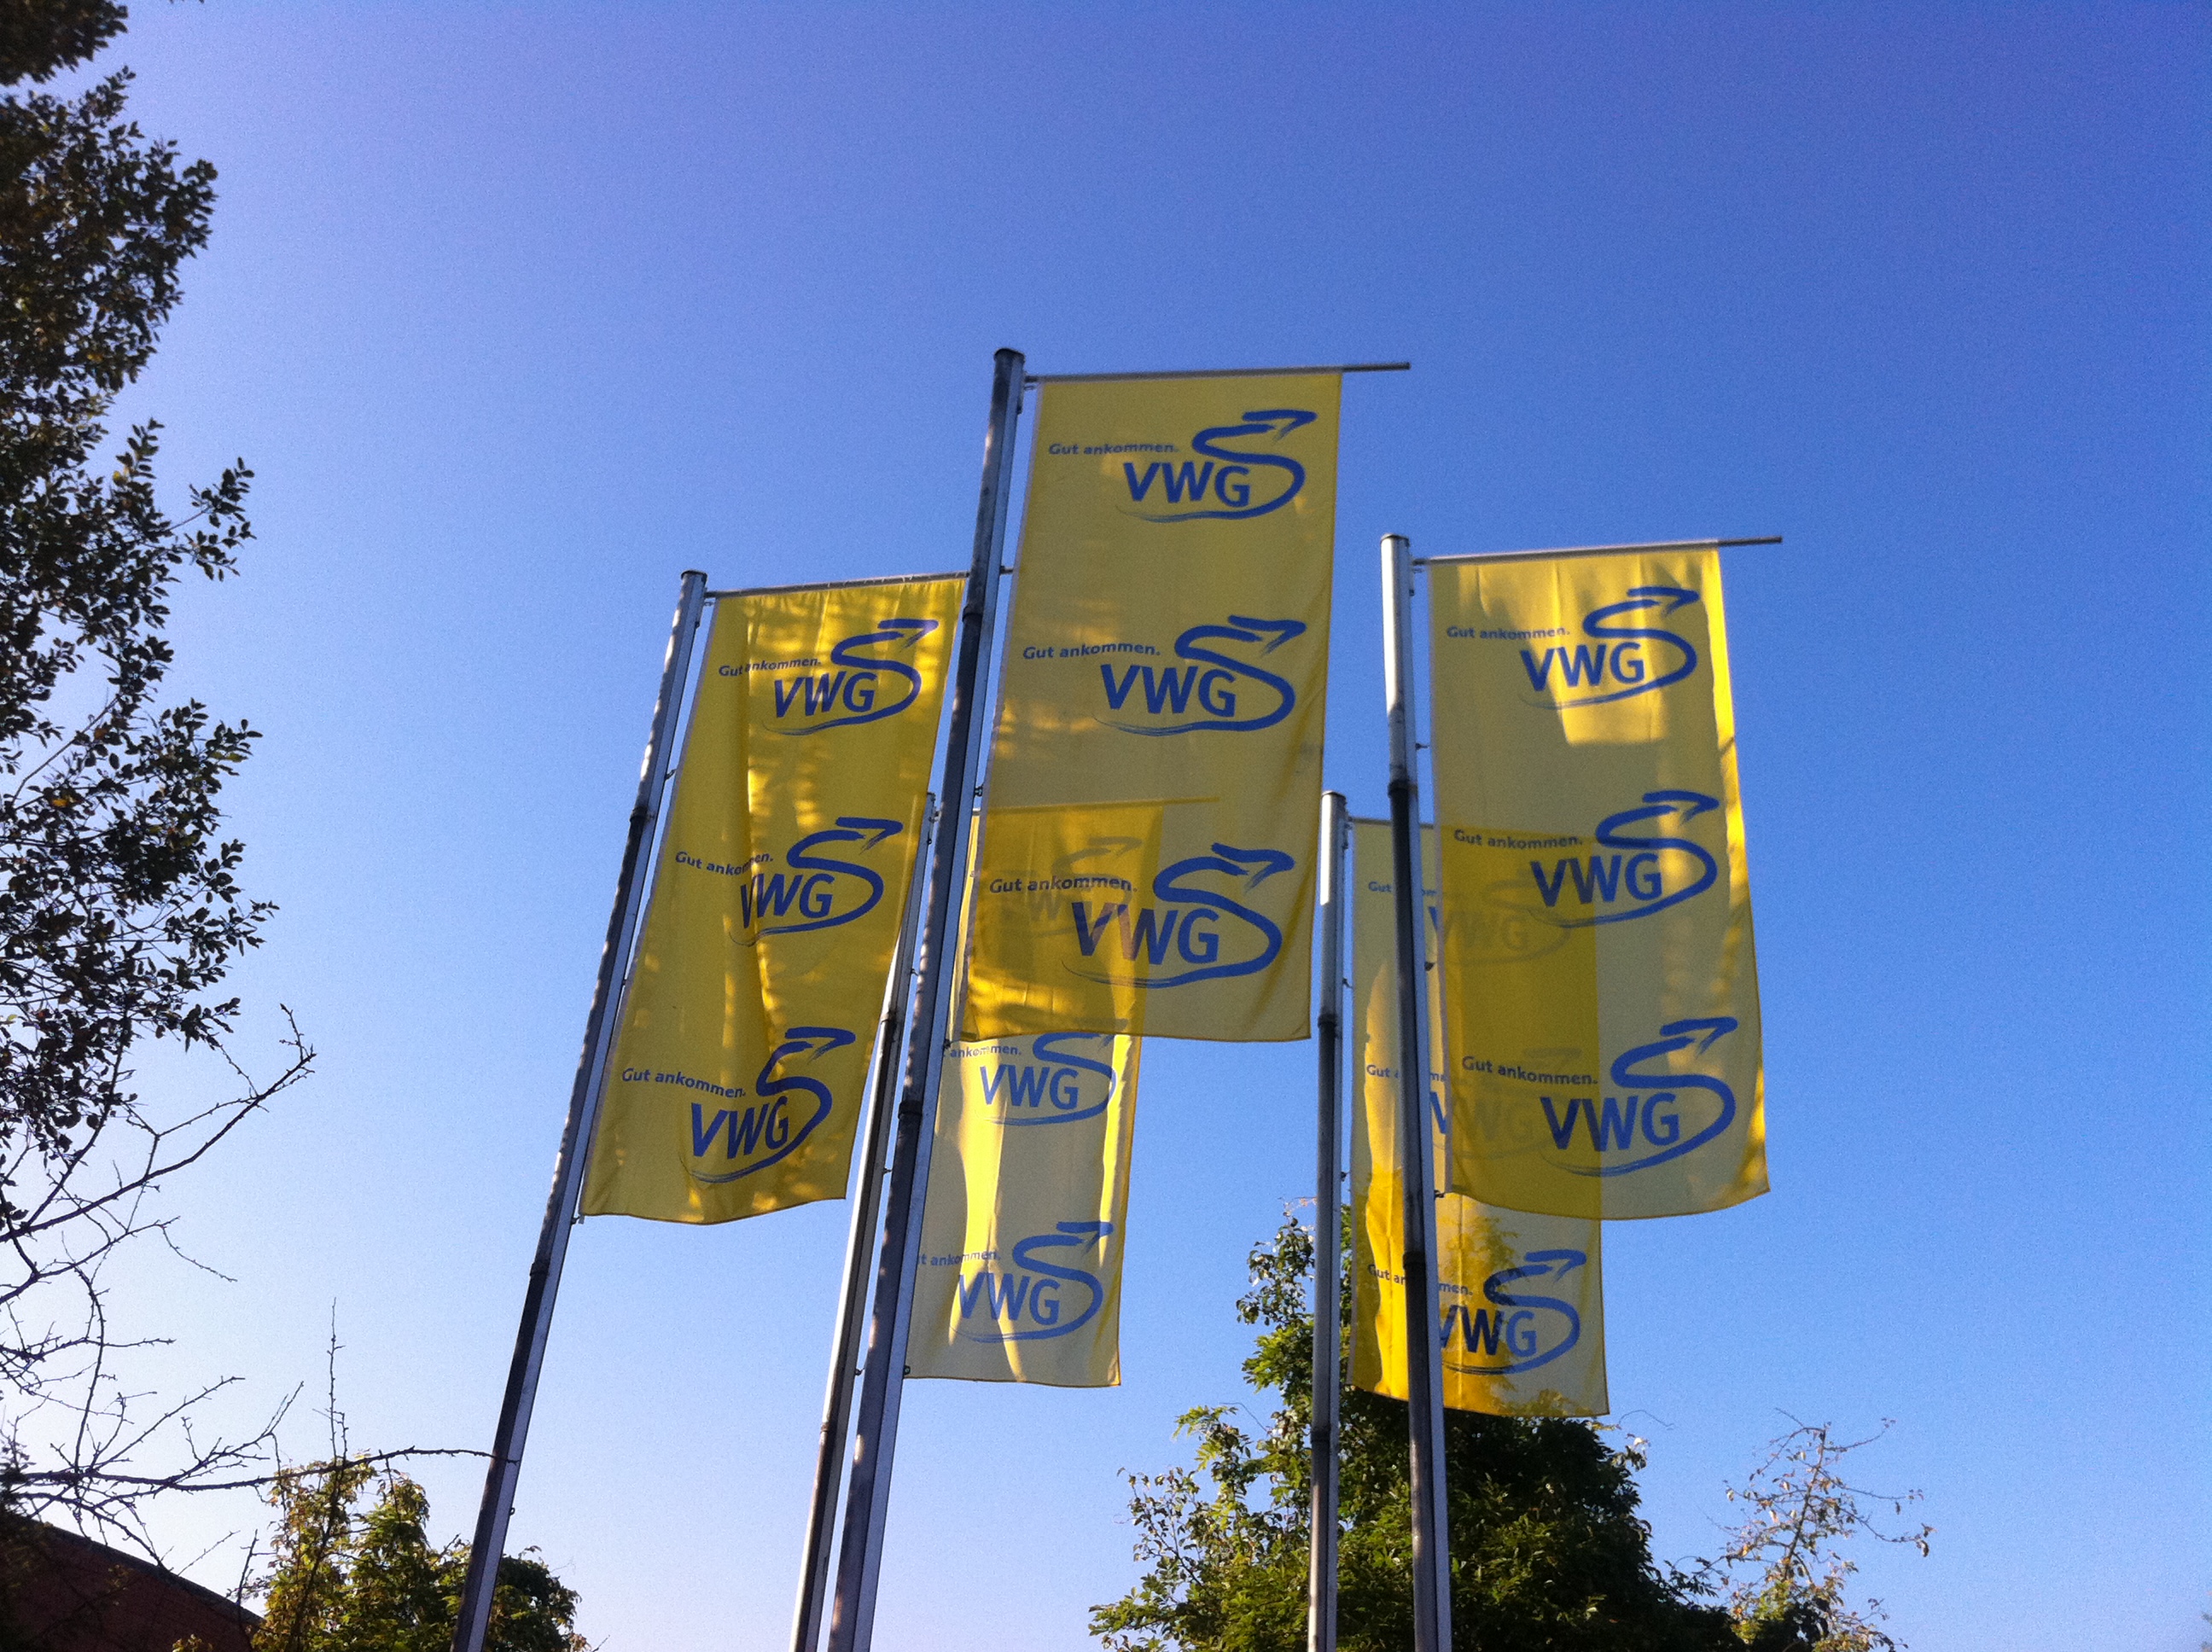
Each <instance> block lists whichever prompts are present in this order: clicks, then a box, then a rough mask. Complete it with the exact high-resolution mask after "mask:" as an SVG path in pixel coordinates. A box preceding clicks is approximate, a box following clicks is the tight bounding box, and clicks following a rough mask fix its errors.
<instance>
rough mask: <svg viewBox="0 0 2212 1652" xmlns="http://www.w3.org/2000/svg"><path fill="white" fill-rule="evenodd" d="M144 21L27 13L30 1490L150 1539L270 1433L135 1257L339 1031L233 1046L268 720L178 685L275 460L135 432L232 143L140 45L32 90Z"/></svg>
mask: <svg viewBox="0 0 2212 1652" xmlns="http://www.w3.org/2000/svg"><path fill="white" fill-rule="evenodd" d="M124 21H125V11H124V9H123V7H121V6H120V5H116V4H113V3H101V0H9V3H7V4H6V5H5V6H4V7H0V86H4V87H6V88H11V89H9V90H8V91H7V92H6V93H5V94H0V1255H4V1256H5V1257H6V1259H7V1266H5V1267H0V1503H4V1504H5V1506H6V1507H8V1508H9V1509H11V1510H13V1511H14V1512H17V1513H21V1514H28V1515H52V1514H60V1515H64V1516H66V1517H68V1518H69V1519H70V1521H71V1522H72V1523H75V1524H77V1525H79V1526H80V1527H87V1528H91V1529H96V1530H98V1531H100V1534H102V1535H103V1536H106V1537H109V1538H114V1539H119V1540H123V1541H125V1542H127V1543H131V1544H133V1545H135V1546H140V1547H149V1540H148V1535H147V1532H146V1528H145V1526H144V1522H143V1519H142V1518H141V1515H140V1512H139V1511H140V1509H141V1506H142V1504H143V1503H144V1501H145V1500H146V1499H147V1498H149V1497H154V1496H156V1495H158V1494H160V1493H161V1492H162V1491H167V1490H171V1489H175V1488H178V1487H183V1486H191V1485H204V1484H213V1483H221V1482H224V1481H228V1480H233V1479H235V1478H236V1477H237V1476H238V1474H239V1473H240V1471H241V1469H242V1468H243V1467H245V1466H246V1464H247V1463H248V1462H251V1461H258V1457H259V1455H260V1453H261V1452H262V1451H263V1450H264V1449H265V1448H266V1445H267V1443H268V1432H267V1430H264V1431H263V1433H262V1434H261V1435H260V1436H257V1437H255V1438H254V1439H252V1440H248V1441H245V1442H236V1441H222V1440H211V1439H210V1438H209V1437H208V1436H204V1435H202V1436H197V1437H195V1436H194V1435H193V1433H192V1432H191V1429H190V1427H189V1423H190V1414H191V1408H192V1406H193V1405H194V1403H195V1401H196V1399H197V1396H193V1395H184V1396H178V1395H174V1394H167V1395H163V1396H162V1397H161V1399H160V1400H158V1401H155V1400H154V1397H153V1395H152V1394H150V1393H148V1392H145V1391H143V1389H138V1388H131V1387H128V1386H125V1379H124V1377H123V1376H122V1374H121V1372H120V1370H118V1364H117V1359H118V1355H120V1354H121V1353H122V1352H123V1351H125V1350H126V1349H129V1348H132V1347H144V1346H147V1345H148V1344H147V1343H146V1342H144V1341H142V1340H134V1339H130V1338H127V1337H125V1336H123V1335H121V1334H119V1333H118V1331H117V1329H116V1328H115V1327H114V1326H113V1325H112V1323H111V1321H109V1319H108V1316H107V1304H106V1286H105V1285H104V1283H103V1280H104V1278H105V1277H106V1274H105V1272H104V1270H105V1267H106V1262H107V1260H108V1259H109V1258H110V1257H111V1256H112V1254H114V1253H115V1252H116V1251H117V1250H118V1248H122V1247H124V1246H126V1245H128V1244H129V1243H130V1242H131V1241H132V1240H134V1239H137V1238H140V1237H143V1236H146V1235H147V1234H149V1233H152V1232H159V1231H161V1230H164V1229H166V1228H167V1225H168V1223H169V1221H170V1219H171V1218H169V1217H168V1216H167V1215H166V1214H164V1213H163V1212H162V1210H161V1206H160V1204H159V1202H158V1201H156V1200H151V1199H149V1198H148V1197H147V1195H148V1194H149V1193H151V1192H152V1191H153V1190H154V1189H155V1188H156V1187H163V1186H166V1185H167V1182H168V1181H169V1179H170V1178H172V1177H173V1176H174V1175H175V1174H176V1173H177V1172H179V1171H180V1170H182V1169H186V1168H188V1167H190V1166H191V1165H192V1164H194V1163H197V1161H198V1160H199V1159H200V1158H201V1157H204V1155H205V1154H207V1153H208V1152H210V1151H212V1150H213V1149H214V1148H215V1147H216V1145H217V1144H219V1143H220V1142H221V1141H222V1139H224V1137H226V1136H227V1135H228V1133H230V1132H231V1130H233V1129H234V1128H235V1127H237V1126H238V1125H239V1124H240V1121H243V1120H244V1119H245V1118H246V1117H247V1116H249V1115H250V1114H252V1113H253V1112H255V1111H256V1110H257V1109H258V1108H260V1107H261V1106H262V1105H263V1104H264V1102H267V1101H268V1100H269V1098H270V1096H274V1095H275V1094H276V1092H277V1091H278V1090H283V1089H284V1088H285V1087H287V1086H288V1085H289V1084H292V1083H293V1082H295V1080H297V1079H298V1078H300V1077H301V1076H302V1075H303V1074H304V1072H306V1070H307V1066H308V1065H309V1063H310V1062H311V1061H312V1060H313V1056H312V1053H311V1052H309V1051H308V1050H307V1048H306V1047H305V1046H304V1044H302V1043H301V1042H299V1041H298V1039H297V1036H296V1034H295V1036H294V1037H293V1038H292V1039H291V1040H289V1041H288V1042H289V1044H290V1048H291V1050H292V1057H291V1059H290V1060H289V1065H288V1066H286V1067H285V1070H284V1071H283V1072H281V1073H279V1074H278V1076H277V1077H276V1079H275V1080H274V1082H264V1083H258V1084H257V1083H256V1082H255V1081H254V1080H252V1079H251V1078H247V1077H246V1075H245V1074H244V1073H243V1072H240V1070H239V1069H238V1068H237V1066H235V1064H234V1063H233V1062H232V1059H231V1056H230V1053H229V1052H228V1050H227V1049H225V1048H224V1041H225V1039H226V1036H227V1035H228V1034H229V1032H230V1031H231V1029H232V1028H233V1026H234V1022H235V1018H236V1016H237V1012H238V1002H237V1000H236V999H234V998H226V997H224V996H222V992H221V987H222V981H223V978H224V976H225V975H226V974H227V973H228V969H229V968H230V966H231V965H232V964H233V963H234V962H235V961H236V960H237V958H238V957H240V954H241V953H242V952H243V951H245V950H246V948H247V947H250V946H252V945H255V944H258V938H259V936H258V932H259V929H260V926H261V925H262V922H263V920H264V918H265V917H266V916H267V914H268V912H269V910H270V908H269V907H268V906H267V904H266V903H265V902H257V901H252V900H249V899H248V898H247V897H246V895H245V894H244V892H243V891H242V890H240V887H239V884H238V882H237V872H238V868H239V865H240V858H241V855H242V853H243V850H242V847H241V846H240V844H239V843H238V842H237V841H235V840H234V839H228V838H226V837H225V836H224V835H223V819H222V811H221V809H220V807H219V798H220V793H222V787H223V785H224V783H225V782H226V781H227V780H228V779H229V778H230V777H231V775H233V774H235V773H236V772H237V770H238V768H239V765H240V763H242V762H244V761H245V760H246V756H247V754H248V752H249V750H251V748H252V743H253V741H254V740H255V738H257V736H256V735H255V733H254V732H253V731H252V729H251V728H249V727H247V726H246V724H245V723H243V722H222V721H218V720H215V719H214V718H212V717H211V716H210V714H209V713H208V711H207V709H206V708H205V707H204V706H202V705H200V704H199V703H198V702H197V701H189V700H187V701H179V700H176V699H173V698H172V697H171V696H169V695H167V693H166V692H165V689H166V683H165V678H166V677H167V672H168V671H169V668H170V665H171V663H172V653H171V648H170V644H169V641H168V640H167V637H166V636H165V635H164V629H165V627H166V626H167V622H168V618H169V604H170V602H171V600H172V598H173V593H174V591H175V587H176V585H177V582H178V581H179V580H182V579H184V578H185V577H186V576H187V575H189V574H192V573H195V572H196V573H197V574H200V575H202V576H204V577H205V578H208V579H211V580H220V579H222V578H223V577H224V576H225V575H227V574H229V573H231V572H232V571H233V569H234V566H235V558H236V556H237V555H238V553H239V551H240V548H241V547H242V546H243V545H244V544H245V543H246V540H247V539H249V538H251V537H252V530H251V528H250V527H249V526H248V525H247V523H246V517H245V514H244V509H245V500H246V484H247V482H248V480H249V478H250V475H251V473H250V472H249V471H247V470H246V467H245V465H243V464H242V463H241V464H239V465H234V466H232V467H231V468H230V469H228V470H227V471H223V472H222V475H221V476H220V477H217V478H216V481H215V482H214V483H211V484H210V485H208V486H205V487H201V488H193V489H186V490H185V508H184V509H183V510H182V511H181V512H180V513H179V514H177V515H175V516H172V515H171V514H170V513H168V511H167V510H166V509H165V508H164V507H163V506H162V504H161V501H160V500H159V499H157V498H156V496H155V478H154V461H155V454H156V450H157V446H158V443H157V435H156V433H157V430H158V427H157V426H155V425H154V424H152V423H150V422H149V423H146V424H142V425H139V426H137V427H136V428H133V429H131V431H130V432H129V433H128V434H126V435H125V436H124V437H123V438H122V440H120V441H119V442H111V441H110V439H109V431H108V417H109V415H110V413H111V411H112V408H113V405H114V401H115V398H116V396H117V395H118V393H119V392H122V391H123V390H124V389H125V387H126V386H129V385H130V384H131V382H132V381H133V380H136V379H137V377H138V375H139V374H140V373H141V372H142V371H143V369H144V367H145V366H146V364H147V362H148V361H149V359H150V358H151V356H152V355H153V351H154V347H155V342H156V339H157V337H158V335H159V333H160V331H161V326H162V324H163V323H164V322H165V321H166V320H167V318H168V316H169V314H170V312H171V311H172V309H173V307H174V306H175V305H176V303H177V301H178V297H179V284H178V281H179V270H181V268H182V266H183V264H184V263H185V260H186V259H187V258H191V256H192V254H193V253H195V252H197V251H198V250H199V248H200V247H201V246H203V245H204V243H205V242H206V240H207V236H208V221H209V215H210V211H211V210H212V209H213V206H214V202H215V169H214V168H213V167H210V166H209V165H208V164H207V163H206V162H205V161H191V162H185V161H181V160H180V159H179V156H178V154H177V151H176V149H175V146H173V144H169V143H162V142H160V141H158V140H155V139H149V138H148V137H146V136H145V135H144V134H143V133H142V132H141V131H139V130H138V128H137V126H135V125H131V123H130V121H129V120H128V119H127V118H126V116H125V94H126V92H127V89H128V87H129V84H130V76H129V74H128V72H127V71H125V72H118V73H115V74H111V75H108V76H105V77H104V78H100V79H96V80H89V81H88V82H82V83H81V84H80V85H79V87H78V89H77V90H76V92H75V93H74V94H70V95H55V94H50V93H47V92H42V91H33V90H27V89H25V88H26V86H27V83H40V82H47V81H50V80H52V78H53V77H54V76H56V75H58V74H59V73H61V72H63V71H64V70H70V69H73V68H76V66H78V65H80V64H83V63H84V62H86V60H88V58H91V57H92V56H93V54H94V53H95V52H97V51H98V50H99V49H100V47H101V46H103V45H104V44H106V43H107V42H108V41H109V40H111V39H113V38H114V37H115V36H116V35H118V33H121V31H122V28H123V26H124ZM158 1039H167V1040H170V1041H172V1042H173V1043H175V1044H177V1045H179V1046H181V1047H183V1048H186V1049H193V1050H197V1051H199V1052H201V1053H206V1052H210V1051H212V1052H214V1053H215V1054H216V1059H217V1060H218V1061H219V1062H221V1063H222V1064H223V1065H222V1072H221V1075H220V1078H221V1082H222V1083H224V1084H231V1083H232V1082H233V1080H236V1081H237V1087H236V1089H235V1090H233V1091H232V1092H231V1093H230V1095H229V1098H228V1099H226V1100H218V1101H214V1102H209V1101H207V1100H206V1099H205V1098H204V1097H202V1098H201V1099H199V1100H198V1101H197V1102H194V1103H193V1104H192V1105H191V1106H188V1107H178V1106H175V1105H163V1104H161V1103H160V1102H144V1101H142V1099H141V1097H140V1095H139V1093H138V1091H137V1089H136V1088H135V1086H134V1082H133V1080H134V1072H133V1066H134V1063H135V1062H136V1061H137V1060H139V1059H141V1056H142V1055H143V1049H144V1047H145V1045H146V1043H147V1042H148V1041H149V1040H158ZM216 1386H218V1387H219V1386H221V1384H217V1385H216ZM134 1406H136V1407H137V1408H136V1409H134ZM33 1418H35V1419H37V1420H36V1421H35V1422H33V1420H31V1419H33ZM149 1552H150V1548H149Z"/></svg>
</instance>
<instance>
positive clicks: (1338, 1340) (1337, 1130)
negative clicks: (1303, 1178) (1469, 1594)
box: [1306, 792, 1352, 1652]
mask: <svg viewBox="0 0 2212 1652" xmlns="http://www.w3.org/2000/svg"><path fill="white" fill-rule="evenodd" d="M1351 829H1352V828H1351V823H1350V821H1349V820H1348V819H1347V818H1346V815H1345V810H1344V794H1343V793H1340V792H1324V793H1322V799H1321V1013H1320V1014H1319V1015H1318V1016H1317V1017H1316V1018H1315V1020H1316V1033H1317V1034H1318V1038H1317V1040H1316V1042H1318V1044H1319V1046H1320V1055H1321V1088H1320V1097H1321V1105H1320V1107H1319V1108H1318V1109H1317V1111H1318V1113H1319V1114H1320V1117H1319V1120H1318V1121H1317V1127H1316V1132H1315V1151H1314V1302H1313V1327H1314V1328H1313V1434H1312V1439H1311V1448H1312V1455H1313V1509H1312V1523H1313V1549H1312V1561H1311V1565H1310V1572H1309V1576H1308V1578H1307V1585H1306V1647H1307V1652H1336V1485H1337V1473H1336V1471H1337V1461H1336V1453H1337V1437H1336V1436H1337V1399H1338V1392H1339V1388H1340V1384H1341V1382H1342V1380H1343V1379H1342V1371H1341V1362H1342V1360H1343V1357H1344V1353H1343V1348H1344V1343H1343V1332H1342V1327H1341V1326H1340V1323H1339V1314H1338V1294H1337V1293H1338V1291H1339V1290H1340V1278H1341V1276H1342V1273H1343V1269H1344V1262H1343V1256H1342V1254H1341V1253H1342V1250H1343V1235H1344V1224H1343V1216H1342V1212H1341V1211H1340V1199H1339V1195H1338V1192H1337V1182H1338V1180H1339V1176H1340V1166H1339V1164H1338V1144H1339V1143H1340V1141H1342V1140H1343V1139H1344V911H1345V908H1346V905H1347V904H1348V903H1349V901H1350V896H1351V891H1350V890H1348V889H1347V888H1346V886H1345V882H1344V874H1345V865H1346V857H1345V849H1346V839H1347V837H1348V836H1349V835H1350V834H1351Z"/></svg>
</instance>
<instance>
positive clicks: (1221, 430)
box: [1121, 407, 1320, 522]
mask: <svg viewBox="0 0 2212 1652" xmlns="http://www.w3.org/2000/svg"><path fill="white" fill-rule="evenodd" d="M1319 417H1320V415H1319V414H1317V413H1310V412H1308V411H1306V410H1304V408H1297V407H1269V408H1261V409H1258V410H1254V411H1251V412H1248V413H1246V414H1245V415H1244V419H1245V422H1244V423H1243V424H1217V425H1215V426H1213V427H1212V428H1210V429H1206V430H1201V431H1200V432H1199V433H1198V434H1196V435H1194V436H1193V437H1192V438H1191V439H1190V446H1191V451H1192V452H1194V453H1197V454H1200V455H1201V456H1202V457H1203V458H1204V459H1205V461H1206V462H1205V463H1204V464H1200V463H1199V462H1198V461H1197V460H1195V459H1182V460H1180V461H1176V462H1172V463H1171V462H1169V461H1167V460H1164V459H1154V460H1153V461H1152V463H1151V464H1149V465H1146V466H1145V468H1144V470H1143V471H1142V472H1141V473H1139V471H1138V469H1137V467H1136V466H1135V465H1133V464H1129V463H1127V462H1126V461H1125V462H1124V463H1123V465H1122V466H1121V474H1122V475H1123V477H1126V478H1127V482H1128V487H1129V501H1130V502H1129V503H1128V504H1127V505H1126V506H1124V507H1122V509H1123V510H1124V511H1125V512H1126V513H1127V514H1129V515H1131V516H1140V517H1142V518H1144V519H1145V520H1146V521H1147V522H1195V521H1199V520H1200V519H1204V518H1209V517H1211V518H1213V519H1218V520H1222V521H1230V522H1237V521H1242V520H1243V519H1244V518H1246V517H1249V516H1265V515H1266V514H1267V513H1268V512H1269V511H1279V510H1280V509H1282V508H1283V507H1284V506H1285V505H1287V504H1289V503H1290V502H1291V501H1292V500H1293V499H1296V498H1297V496H1298V490H1299V489H1302V488H1304V486H1305V485H1306V467H1305V466H1304V465H1301V464H1299V463H1298V462H1297V460H1296V459H1291V458H1290V457H1289V456H1287V455H1286V454H1283V453H1255V452H1250V451H1249V450H1248V449H1245V448H1241V447H1225V446H1222V444H1223V443H1224V442H1228V441H1237V440H1243V438H1245V437H1248V436H1266V437H1268V438H1270V439H1271V440H1275V441H1280V440H1282V439H1283V438H1284V437H1285V436H1287V435H1289V434H1291V431H1293V430H1296V429H1297V428H1299V427H1300V426H1301V425H1308V424H1311V423H1312V422H1314V421H1315V420H1316V419H1317V418H1319ZM1155 486H1157V487H1158V490H1159V491H1158V496H1157V497H1155V495H1154V494H1153V489H1154V487H1155ZM1209 496H1211V498H1212V501H1214V502H1213V503H1212V504H1211V505H1209V504H1207V503H1206V501H1207V499H1208V497H1209ZM1178 505H1182V506H1188V507H1189V508H1188V509H1186V510H1176V509H1173V508H1172V507H1175V506H1178ZM1144 506H1149V507H1150V508H1149V509H1140V508H1139V507H1144Z"/></svg>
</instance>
